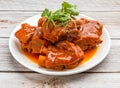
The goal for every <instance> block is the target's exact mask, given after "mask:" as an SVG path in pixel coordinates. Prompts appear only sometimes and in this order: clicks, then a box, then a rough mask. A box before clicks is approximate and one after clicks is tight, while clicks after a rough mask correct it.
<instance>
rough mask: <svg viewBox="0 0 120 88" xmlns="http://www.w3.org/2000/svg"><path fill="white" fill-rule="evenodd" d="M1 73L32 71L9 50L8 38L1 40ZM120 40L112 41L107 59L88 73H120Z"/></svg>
mask: <svg viewBox="0 0 120 88" xmlns="http://www.w3.org/2000/svg"><path fill="white" fill-rule="evenodd" d="M0 42H2V44H0V46H1V47H0V57H1V58H2V59H0V71H30V70H29V69H27V68H25V67H23V66H22V65H21V64H19V63H18V62H17V61H16V60H15V59H14V58H13V57H12V55H11V54H10V52H9V50H8V47H9V46H8V38H0ZM119 57H120V40H112V47H111V50H110V52H109V54H108V56H107V57H106V59H105V60H104V61H103V62H102V63H101V64H99V65H98V66H96V67H95V68H93V69H91V70H89V71H88V72H120V66H119V65H120V59H119Z"/></svg>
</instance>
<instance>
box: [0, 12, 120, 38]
mask: <svg viewBox="0 0 120 88" xmlns="http://www.w3.org/2000/svg"><path fill="white" fill-rule="evenodd" d="M81 13H82V14H85V15H88V16H90V17H93V18H95V19H97V20H99V21H100V22H102V23H103V24H104V25H105V27H106V28H107V29H108V31H109V33H110V35H111V37H112V38H120V30H119V28H120V25H119V24H120V20H119V19H120V12H81ZM36 14H40V12H19V11H18V12H11V11H10V12H4V11H2V12H0V37H9V35H10V33H11V32H12V30H13V29H14V28H15V27H16V26H17V25H18V24H19V23H20V22H22V21H23V20H25V19H27V18H29V17H31V16H33V15H36Z"/></svg>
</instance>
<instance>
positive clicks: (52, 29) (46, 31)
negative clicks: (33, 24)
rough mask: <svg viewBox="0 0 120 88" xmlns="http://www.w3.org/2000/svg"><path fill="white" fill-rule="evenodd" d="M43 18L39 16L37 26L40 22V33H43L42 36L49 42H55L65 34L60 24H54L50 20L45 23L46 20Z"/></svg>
mask: <svg viewBox="0 0 120 88" xmlns="http://www.w3.org/2000/svg"><path fill="white" fill-rule="evenodd" d="M43 19H44V18H41V19H40V20H39V23H38V26H41V25H40V24H41V23H42V27H41V29H42V33H43V38H44V39H46V40H48V41H49V42H52V43H56V42H58V41H59V40H60V39H61V38H62V36H63V35H65V33H66V32H65V27H63V26H61V25H60V24H58V25H56V26H54V25H53V23H52V22H49V23H48V24H47V22H46V21H47V20H44V22H43Z"/></svg>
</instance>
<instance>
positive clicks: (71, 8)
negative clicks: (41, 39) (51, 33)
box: [41, 2, 79, 28]
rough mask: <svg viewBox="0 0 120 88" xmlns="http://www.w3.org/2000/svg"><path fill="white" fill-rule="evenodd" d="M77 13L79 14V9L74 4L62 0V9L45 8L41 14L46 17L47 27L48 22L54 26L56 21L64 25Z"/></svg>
mask: <svg viewBox="0 0 120 88" xmlns="http://www.w3.org/2000/svg"><path fill="white" fill-rule="evenodd" d="M77 15H79V11H78V9H77V7H76V5H71V4H69V3H68V2H63V3H62V9H59V10H56V11H54V12H52V11H49V10H48V9H45V10H44V11H43V13H42V15H41V16H42V17H43V16H44V17H46V18H47V25H46V27H47V28H48V24H49V22H52V23H53V25H54V26H56V22H60V23H61V25H63V26H64V25H65V24H66V23H67V22H69V21H70V20H71V19H72V18H73V16H77Z"/></svg>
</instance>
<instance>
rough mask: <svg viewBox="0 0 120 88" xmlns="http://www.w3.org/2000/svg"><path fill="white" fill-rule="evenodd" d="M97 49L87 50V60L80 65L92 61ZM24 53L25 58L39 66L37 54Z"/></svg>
mask: <svg viewBox="0 0 120 88" xmlns="http://www.w3.org/2000/svg"><path fill="white" fill-rule="evenodd" d="M97 49H98V48H97V47H95V48H93V49H90V50H87V51H85V52H84V54H85V58H84V59H83V60H82V61H81V62H80V64H83V63H85V62H87V61H88V60H90V59H91V58H92V56H94V54H95V53H96V51H97ZM23 53H24V54H25V56H26V57H27V58H28V59H29V60H31V61H32V62H34V63H36V64H38V57H39V55H36V54H31V53H28V52H25V51H23Z"/></svg>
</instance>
